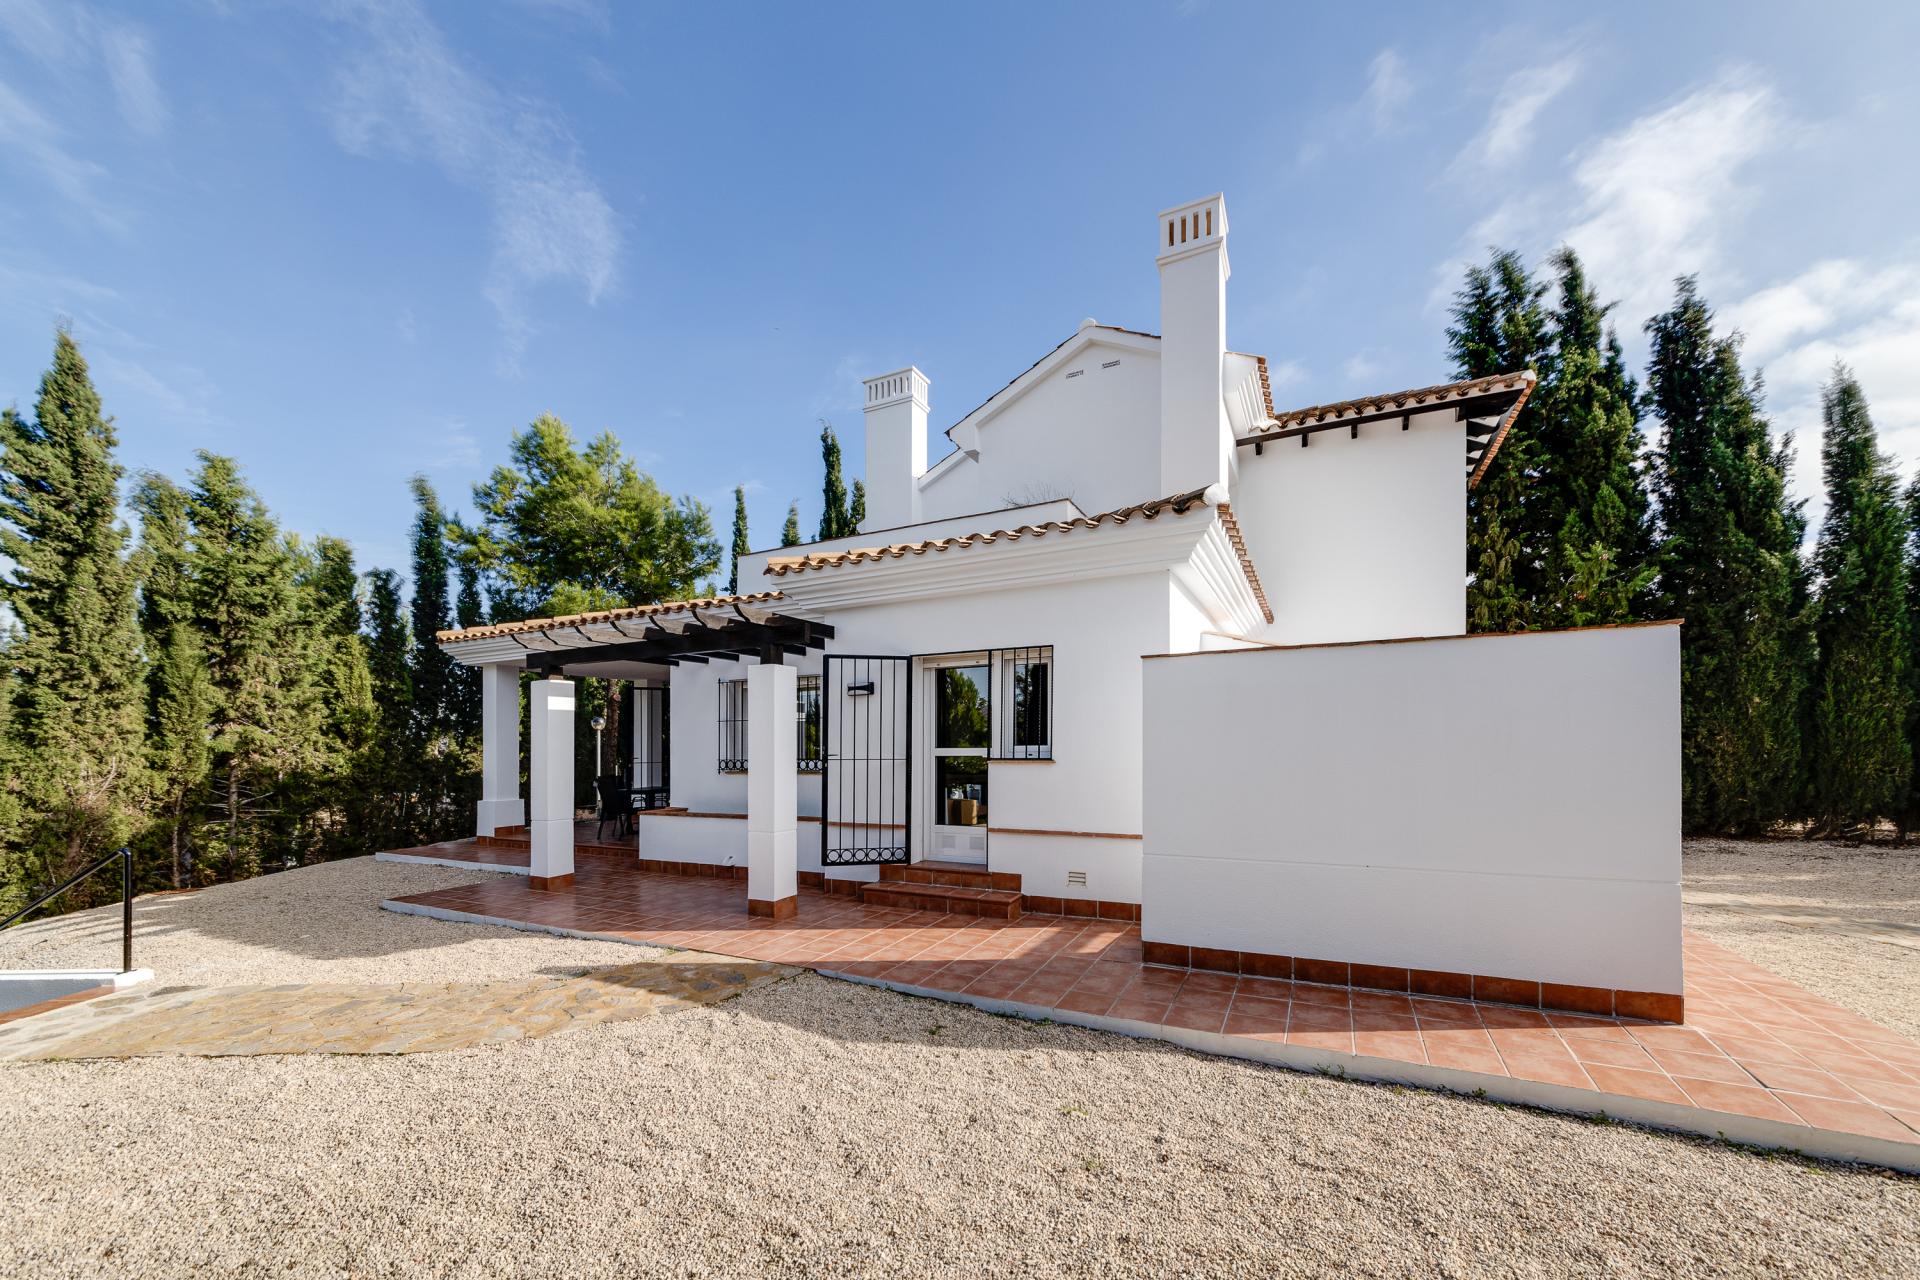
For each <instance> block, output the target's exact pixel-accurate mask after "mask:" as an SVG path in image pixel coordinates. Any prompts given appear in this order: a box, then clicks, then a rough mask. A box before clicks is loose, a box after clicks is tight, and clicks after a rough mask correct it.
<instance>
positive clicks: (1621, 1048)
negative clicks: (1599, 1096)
mask: <svg viewBox="0 0 1920 1280" xmlns="http://www.w3.org/2000/svg"><path fill="white" fill-rule="evenodd" d="M1567 1047H1568V1048H1569V1049H1572V1050H1573V1056H1574V1057H1576V1058H1578V1059H1580V1061H1582V1062H1584V1063H1586V1064H1587V1072H1588V1074H1589V1075H1591V1074H1592V1073H1593V1068H1594V1066H1595V1064H1599V1065H1601V1066H1608V1067H1619V1068H1624V1069H1626V1070H1629V1071H1658V1070H1659V1066H1658V1064H1656V1063H1655V1062H1654V1060H1653V1059H1652V1058H1651V1057H1649V1056H1648V1054H1647V1051H1646V1050H1645V1049H1643V1048H1641V1047H1640V1046H1639V1045H1637V1044H1635V1043H1633V1042H1632V1041H1631V1040H1628V1041H1627V1042H1626V1043H1624V1044H1623V1043H1621V1042H1620V1041H1618V1040H1606V1039H1602V1038H1600V1037H1598V1036H1568V1037H1567ZM1597 1078H1598V1077H1596V1079H1597Z"/></svg>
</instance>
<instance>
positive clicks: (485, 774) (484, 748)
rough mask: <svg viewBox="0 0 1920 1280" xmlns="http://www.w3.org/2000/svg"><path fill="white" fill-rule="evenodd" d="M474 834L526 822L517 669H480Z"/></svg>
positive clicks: (503, 664) (509, 666) (513, 667)
mask: <svg viewBox="0 0 1920 1280" xmlns="http://www.w3.org/2000/svg"><path fill="white" fill-rule="evenodd" d="M477 819H478V820H477V821H476V822H475V824H474V834H475V835H481V836H490V835H492V834H493V833H494V832H496V831H498V830H500V828H502V827H517V826H520V825H521V824H522V823H524V822H526V820H527V811H526V808H525V806H523V805H522V804H521V803H520V668H519V667H517V666H513V665H510V664H506V663H501V664H497V665H494V666H488V667H482V668H480V804H479V812H478V814H477Z"/></svg>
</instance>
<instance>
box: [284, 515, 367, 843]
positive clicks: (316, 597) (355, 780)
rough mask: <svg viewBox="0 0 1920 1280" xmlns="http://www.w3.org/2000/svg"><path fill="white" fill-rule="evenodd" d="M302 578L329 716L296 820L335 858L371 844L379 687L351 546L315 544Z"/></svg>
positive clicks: (304, 612) (304, 834) (303, 838)
mask: <svg viewBox="0 0 1920 1280" xmlns="http://www.w3.org/2000/svg"><path fill="white" fill-rule="evenodd" d="M305 560H306V565H305V568H304V570H303V572H302V573H301V575H300V577H299V579H298V585H299V588H300V590H299V606H298V607H299V613H300V614H301V616H302V617H303V618H304V619H305V620H306V623H307V626H308V628H309V629H310V631H311V633H312V634H311V647H312V652H313V655H314V659H313V660H314V662H315V664H316V666H317V670H318V674H319V682H318V683H319V689H320V695H321V705H322V712H323V720H322V725H321V729H322V740H321V744H320V750H319V752H318V756H317V760H316V762H315V767H314V768H313V769H311V770H310V771H309V772H308V773H307V775H306V776H305V777H303V778H302V779H301V781H302V783H303V784H304V794H303V795H302V796H301V797H300V799H301V804H300V806H299V809H298V811H297V812H298V813H299V814H300V820H299V821H297V822H296V824H295V826H296V829H299V828H304V831H297V840H298V843H299V845H300V847H301V848H302V850H303V851H304V852H307V853H311V854H316V855H318V856H320V857H332V856H337V855H339V854H342V853H348V852H356V853H358V852H365V850H366V845H367V841H369V840H370V839H372V838H373V836H374V834H375V832H374V830H373V822H372V813H371V809H370V807H369V805H368V804H367V801H366V796H367V793H368V791H369V790H370V788H371V786H372V785H374V784H373V782H372V779H371V777H370V776H369V775H370V765H371V763H372V762H371V761H370V759H369V753H370V751H371V749H372V746H373V737H374V728H375V711H374V704H373V681H372V677H371V675H370V674H369V673H368V671H367V657H366V651H365V649H364V648H363V647H362V645H361V643H360V623H361V608H360V579H359V575H358V574H357V573H356V572H355V571H354V565H353V548H352V547H350V546H348V545H347V544H346V543H345V542H343V541H341V540H340V539H338V538H330V537H325V536H323V537H321V538H318V539H316V540H315V543H314V548H313V553H312V555H311V556H310V557H305Z"/></svg>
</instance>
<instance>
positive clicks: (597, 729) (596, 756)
mask: <svg viewBox="0 0 1920 1280" xmlns="http://www.w3.org/2000/svg"><path fill="white" fill-rule="evenodd" d="M606 727H607V718H606V717H605V716H595V717H594V718H593V776H594V777H596V778H597V777H599V776H600V774H601V769H600V734H601V731H602V730H604V729H605V728H606Z"/></svg>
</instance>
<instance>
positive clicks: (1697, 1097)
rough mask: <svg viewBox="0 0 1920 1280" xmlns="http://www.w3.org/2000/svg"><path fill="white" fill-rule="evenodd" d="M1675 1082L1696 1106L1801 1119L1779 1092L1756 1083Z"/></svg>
mask: <svg viewBox="0 0 1920 1280" xmlns="http://www.w3.org/2000/svg"><path fill="white" fill-rule="evenodd" d="M1674 1083H1675V1084H1677V1085H1679V1086H1680V1087H1681V1088H1682V1089H1685V1090H1686V1091H1687V1096H1688V1097H1690V1098H1692V1099H1693V1101H1694V1104H1695V1105H1696V1106H1701V1107H1705V1108H1706V1109H1707V1110H1709V1111H1726V1112H1729V1113H1731V1114H1733V1115H1737V1116H1758V1117H1759V1118H1760V1119H1762V1120H1779V1121H1782V1122H1784V1123H1786V1124H1795V1123H1797V1122H1798V1121H1799V1119H1800V1117H1799V1116H1796V1115H1795V1114H1794V1113H1793V1112H1792V1111H1790V1110H1788V1109H1787V1107H1785V1106H1783V1105H1782V1104H1781V1102H1780V1097H1779V1095H1777V1094H1775V1093H1773V1092H1771V1091H1769V1090H1766V1089H1762V1088H1760V1087H1759V1086H1757V1085H1738V1084H1722V1083H1721V1082H1719V1081H1717V1080H1690V1079H1688V1078H1686V1077H1685V1076H1681V1077H1679V1078H1677V1079H1676V1080H1675V1081H1674ZM1822 1101H1828V1100H1827V1099H1822ZM1842 1105H1844V1104H1842Z"/></svg>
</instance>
